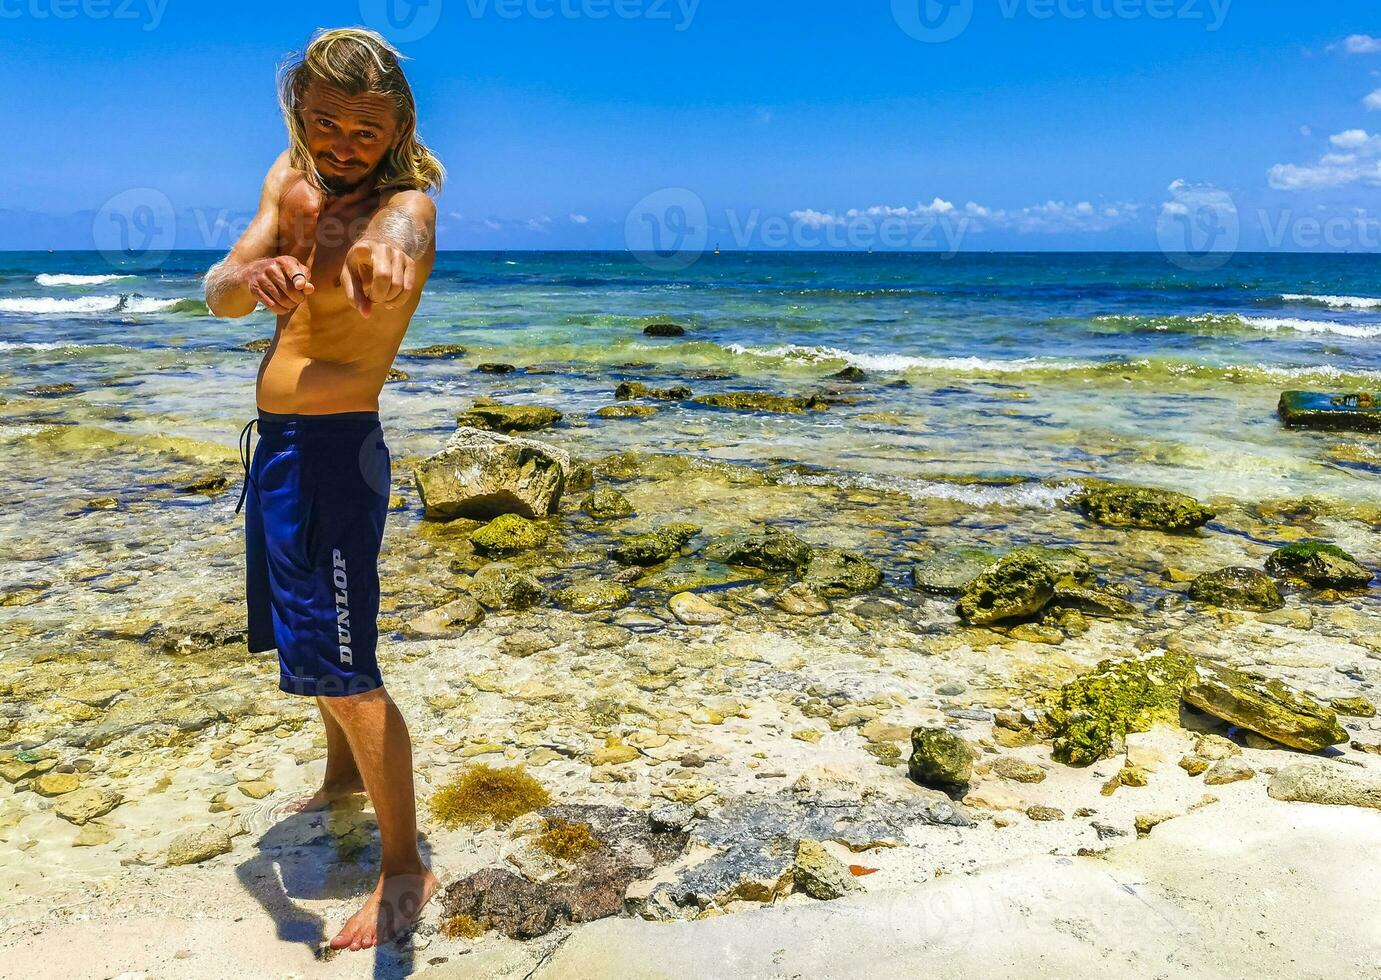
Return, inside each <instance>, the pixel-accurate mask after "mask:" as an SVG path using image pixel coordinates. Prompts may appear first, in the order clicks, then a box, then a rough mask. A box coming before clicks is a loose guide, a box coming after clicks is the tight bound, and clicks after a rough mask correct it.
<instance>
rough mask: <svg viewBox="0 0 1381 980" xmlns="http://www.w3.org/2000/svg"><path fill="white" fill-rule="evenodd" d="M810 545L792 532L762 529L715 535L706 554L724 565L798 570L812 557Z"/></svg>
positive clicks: (710, 558) (711, 559)
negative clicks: (720, 535)
mask: <svg viewBox="0 0 1381 980" xmlns="http://www.w3.org/2000/svg"><path fill="white" fill-rule="evenodd" d="M811 554H812V553H811V548H810V546H809V545H808V544H806V543H805V542H804V541H802V540H801V539H800V538H798V537H796V535H794V534H792V533H791V532H789V531H779V530H777V529H776V528H771V527H769V528H763V529H762V530H754V531H738V532H735V533H732V534H727V535H724V536H722V537H719V538H716V539H715V540H714V541H712V542H710V544H709V545H707V546H706V547H705V551H704V556H705V557H706V558H707V559H709V560H710V561H716V562H720V563H722V564H725V565H746V566H748V567H751V568H761V569H764V570H766V571H796V570H798V569H800V568H803V567H804V566H806V565H807V564H808V563H809V562H810V560H811Z"/></svg>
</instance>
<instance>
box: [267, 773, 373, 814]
mask: <svg viewBox="0 0 1381 980" xmlns="http://www.w3.org/2000/svg"><path fill="white" fill-rule="evenodd" d="M363 792H364V783H363V782H361V781H360V780H358V779H356V780H354V781H353V782H349V783H330V784H325V785H323V786H322V787H321V789H319V790H317V791H316V792H315V793H313V794H312V795H311V796H304V797H303V798H302V799H300V800H296V801H294V802H292V803H289V804H288V805H287V806H286V807H284V812H285V813H317V812H319V811H321V810H329V809H331V807H333V806H334V805H335V804H336V803H338V802H340V801H341V800H343V799H345V798H346V797H347V796H355V795H356V794H358V793H363Z"/></svg>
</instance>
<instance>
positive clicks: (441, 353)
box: [403, 344, 465, 361]
mask: <svg viewBox="0 0 1381 980" xmlns="http://www.w3.org/2000/svg"><path fill="white" fill-rule="evenodd" d="M403 356H404V357H415V358H418V359H420V360H433V361H449V360H454V359H455V358H457V357H464V356H465V348H464V347H462V346H460V344H432V345H431V346H430V347H417V348H414V349H412V350H405V351H403Z"/></svg>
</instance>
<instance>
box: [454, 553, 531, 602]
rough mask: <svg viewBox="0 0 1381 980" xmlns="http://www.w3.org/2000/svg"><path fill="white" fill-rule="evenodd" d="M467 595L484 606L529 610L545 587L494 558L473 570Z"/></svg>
mask: <svg viewBox="0 0 1381 980" xmlns="http://www.w3.org/2000/svg"><path fill="white" fill-rule="evenodd" d="M470 594H471V595H472V596H474V597H475V599H477V600H478V601H479V602H480V604H481V605H483V606H484V607H485V608H486V609H531V608H532V607H533V606H535V605H538V604H539V603H541V602H542V600H543V599H545V598H546V594H547V590H546V589H544V588H543V587H542V583H540V582H538V581H537V579H535V578H533V577H532V576H531V575H529V574H528V573H526V572H524V571H521V570H519V569H518V568H517V567H516V566H514V565H511V564H509V563H508V562H501V561H495V562H490V563H489V564H488V565H485V566H484V567H482V568H481V569H480V570H479V571H477V572H475V577H474V581H473V582H472V583H471V585H470Z"/></svg>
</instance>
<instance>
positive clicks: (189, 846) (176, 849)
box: [165, 827, 231, 868]
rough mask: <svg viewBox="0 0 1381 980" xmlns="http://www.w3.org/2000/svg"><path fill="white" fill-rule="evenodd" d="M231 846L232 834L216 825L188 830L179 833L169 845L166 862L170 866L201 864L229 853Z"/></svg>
mask: <svg viewBox="0 0 1381 980" xmlns="http://www.w3.org/2000/svg"><path fill="white" fill-rule="evenodd" d="M230 847H231V843H230V835H229V834H227V833H226V832H225V831H223V830H218V829H216V828H215V827H204V828H202V829H199V830H188V831H184V832H183V833H181V834H178V835H177V836H176V837H174V838H173V842H172V843H171V844H169V845H168V853H167V857H166V859H165V863H166V864H167V866H168V867H170V868H173V867H179V866H181V865H184V864H200V863H201V862H202V861H207V860H210V859H211V858H213V857H215V856H217V855H218V854H225V853H228V852H229V851H230Z"/></svg>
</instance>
